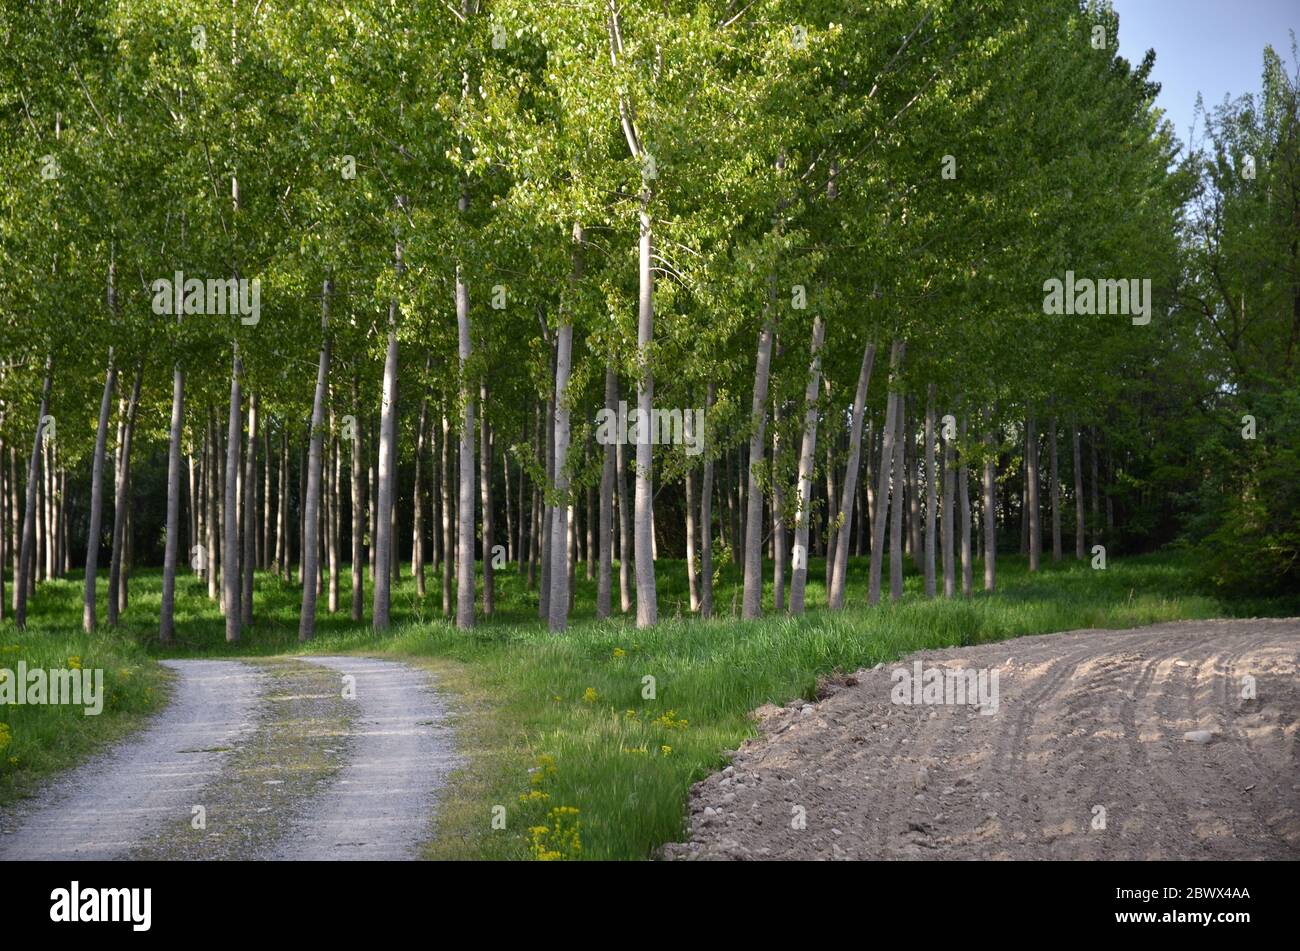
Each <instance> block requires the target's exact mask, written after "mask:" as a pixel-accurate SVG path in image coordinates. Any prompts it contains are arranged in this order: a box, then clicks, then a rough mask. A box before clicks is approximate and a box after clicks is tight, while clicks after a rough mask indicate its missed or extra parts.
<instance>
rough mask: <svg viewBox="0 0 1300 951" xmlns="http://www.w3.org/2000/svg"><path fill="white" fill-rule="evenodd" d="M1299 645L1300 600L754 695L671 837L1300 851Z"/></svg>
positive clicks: (1051, 849)
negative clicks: (805, 697)
mask: <svg viewBox="0 0 1300 951" xmlns="http://www.w3.org/2000/svg"><path fill="white" fill-rule="evenodd" d="M1298 655H1300V619H1294V618H1292V619H1285V620H1272V619H1269V620H1256V619H1252V620H1231V621H1200V622H1183V623H1172V624H1159V625H1154V626H1151V627H1146V628H1138V629H1136V630H1128V631H1108V630H1084V631H1073V632H1070V633H1065V634H1052V635H1046V636H1041V637H1025V638H1019V639H1016V640H1010V641H1003V642H1000V643H996V644H988V645H981V646H978V647H970V648H957V649H951V650H942V651H923V652H920V653H917V654H913V655H909V656H908V657H905V658H902V659H900V660H899V661H898V662H896V663H893V664H885V665H882V666H880V667H878V668H876V669H874V670H871V671H859V672H858V673H857V674H855V675H854V676H852V677H848V678H845V679H844V680H843V681H842V682H840V683H839V684H832V685H828V690H829V691H830V695H829V696H828V697H827V698H826V699H824V700H823V701H821V702H819V703H816V704H803V703H795V704H791V705H789V706H787V707H785V708H784V709H782V708H777V707H767V708H764V709H762V710H760V711H756V715H757V716H758V717H759V719H760V720H761V722H762V735H761V736H760V737H758V738H756V739H754V740H752V741H750V742H748V743H747V744H745V746H744V747H743V748H742V749H741V750H740V751H739V753H738V755H737V756H736V757H735V759H734V762H733V764H732V766H731V767H729V768H728V769H726V770H725V771H724V772H722V773H719V774H716V775H714V776H711V777H709V778H708V779H707V780H705V781H703V782H701V783H699V784H697V785H696V787H695V788H694V790H693V791H692V795H691V804H690V839H689V841H688V842H687V843H685V844H674V845H671V846H668V847H667V848H666V849H665V855H666V856H667V857H672V858H688V859H769V858H770V859H1044V858H1050V859H1265V858H1283V859H1285V858H1290V859H1295V858H1300V750H1298V748H1297V741H1298V740H1300V736H1298V733H1300V682H1298V681H1297V657H1298ZM916 662H919V667H918V666H917V665H916ZM931 669H938V670H939V673H940V674H942V673H944V671H951V672H952V674H954V675H955V674H956V672H957V671H958V670H964V671H969V672H972V673H973V675H974V676H975V677H977V678H978V676H979V675H981V673H982V675H983V677H984V686H985V688H986V689H985V693H984V700H985V703H984V704H983V706H982V707H977V706H975V705H974V704H972V703H969V702H966V703H959V702H944V701H948V700H953V701H955V700H957V699H960V698H961V693H960V692H959V691H957V690H953V692H952V693H951V694H947V695H943V694H942V692H941V691H938V690H937V689H936V691H935V692H934V693H932V694H930V695H929V696H928V698H927V695H926V694H925V693H924V687H922V688H920V690H919V691H918V690H917V688H914V687H913V686H912V683H911V681H912V680H914V679H915V675H916V674H917V673H918V672H920V674H921V678H920V679H921V681H922V683H923V684H927V683H928V684H930V685H934V684H936V683H938V682H939V681H938V679H937V677H936V676H931V675H928V674H927V671H929V670H931ZM900 671H901V672H900ZM995 672H996V674H997V691H996V698H995V699H996V707H995V709H994V704H993V703H991V702H989V700H990V697H989V694H991V693H992V691H991V689H988V688H991V686H992V677H993V674H994V673H995ZM970 678H971V674H964V675H963V677H962V678H957V677H955V676H952V675H949V676H948V677H947V678H945V681H958V680H960V682H961V683H962V684H967V685H973V681H972V680H971V679H970ZM904 688H906V689H904ZM975 692H976V694H977V696H976V699H979V697H978V691H975ZM936 696H937V697H939V698H940V701H941V702H938V703H934V702H927V700H930V701H932V700H934V699H935V697H936ZM902 699H908V700H911V701H916V700H918V699H919V700H920V701H921V702H920V703H916V702H912V703H902V702H894V701H895V700H902ZM966 699H967V700H969V699H971V698H970V697H969V696H968V697H967V698H966Z"/></svg>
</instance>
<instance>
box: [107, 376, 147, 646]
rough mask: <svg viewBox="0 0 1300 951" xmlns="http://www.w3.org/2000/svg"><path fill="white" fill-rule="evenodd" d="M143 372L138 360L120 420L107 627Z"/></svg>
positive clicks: (117, 590) (114, 601)
mask: <svg viewBox="0 0 1300 951" xmlns="http://www.w3.org/2000/svg"><path fill="white" fill-rule="evenodd" d="M143 375H144V365H143V363H137V364H136V368H135V381H134V382H133V383H132V384H131V397H130V399H128V400H127V403H126V408H125V411H124V412H123V414H122V419H121V427H120V431H121V440H120V445H119V449H118V464H117V480H116V490H117V497H116V499H115V500H114V511H113V546H112V558H111V560H110V561H109V570H108V626H109V627H117V619H118V615H119V614H120V613H121V608H122V601H121V589H122V575H123V563H124V562H125V560H126V536H127V516H128V515H129V514H130V508H131V502H130V494H129V493H130V485H129V477H130V471H131V440H132V436H133V435H134V432H135V414H136V409H137V407H138V406H139V405H140V383H141V378H142V377H143Z"/></svg>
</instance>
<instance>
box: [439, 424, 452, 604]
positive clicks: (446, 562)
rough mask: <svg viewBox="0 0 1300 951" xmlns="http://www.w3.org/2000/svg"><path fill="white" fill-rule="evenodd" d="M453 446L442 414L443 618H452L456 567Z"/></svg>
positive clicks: (449, 431) (440, 474)
mask: <svg viewBox="0 0 1300 951" xmlns="http://www.w3.org/2000/svg"><path fill="white" fill-rule="evenodd" d="M450 444H451V421H450V420H448V419H447V414H446V413H443V414H442V448H441V452H440V453H439V458H440V463H439V465H440V469H439V477H438V481H439V482H441V483H442V616H443V617H451V575H452V571H453V570H454V568H455V567H456V556H455V554H453V549H452V536H451V467H450V462H449V459H448V452H449V449H448V447H449V446H450Z"/></svg>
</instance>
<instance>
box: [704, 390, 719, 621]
mask: <svg viewBox="0 0 1300 951" xmlns="http://www.w3.org/2000/svg"><path fill="white" fill-rule="evenodd" d="M716 398H717V384H716V383H712V382H711V383H709V387H708V390H707V392H706V394H705V397H704V432H703V433H702V434H701V443H700V445H701V446H702V448H703V450H704V477H703V478H702V479H701V481H700V617H703V618H710V617H713V446H712V442H711V440H710V439H709V438H708V434H709V420H710V419H712V418H713V403H714V400H715V399H716Z"/></svg>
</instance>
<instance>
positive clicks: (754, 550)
mask: <svg viewBox="0 0 1300 951" xmlns="http://www.w3.org/2000/svg"><path fill="white" fill-rule="evenodd" d="M771 308H772V303H771V301H770V300H769V304H768V315H767V317H766V318H765V319H764V321H763V329H762V330H761V331H760V332H759V335H758V356H757V358H756V359H755V362H754V394H753V400H752V403H751V405H750V425H751V427H752V428H751V431H750V437H749V466H748V468H747V469H746V475H747V477H748V480H749V489H748V491H747V493H746V494H747V496H748V498H747V503H748V504H747V505H746V507H745V508H746V510H745V579H744V594H743V596H742V600H741V617H742V618H745V619H746V620H748V619H752V618H758V617H762V616H763V549H762V544H763V490H762V488H761V487H760V486H759V473H760V471H761V470H762V468H763V461H764V457H765V455H766V452H767V383H768V376H769V374H770V370H771V366H772V313H771Z"/></svg>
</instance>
